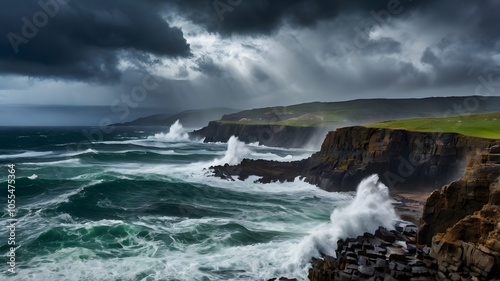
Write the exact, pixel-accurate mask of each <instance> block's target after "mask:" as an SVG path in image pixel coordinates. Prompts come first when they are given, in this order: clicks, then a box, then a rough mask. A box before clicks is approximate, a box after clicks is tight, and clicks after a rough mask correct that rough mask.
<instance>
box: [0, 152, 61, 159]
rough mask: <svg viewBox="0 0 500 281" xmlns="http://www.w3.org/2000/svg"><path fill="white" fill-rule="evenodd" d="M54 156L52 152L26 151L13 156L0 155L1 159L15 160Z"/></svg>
mask: <svg viewBox="0 0 500 281" xmlns="http://www.w3.org/2000/svg"><path fill="white" fill-rule="evenodd" d="M51 154H53V152H52V151H40V152H39V151H26V152H23V153H19V154H11V155H0V159H15V158H32V157H41V156H47V155H51Z"/></svg>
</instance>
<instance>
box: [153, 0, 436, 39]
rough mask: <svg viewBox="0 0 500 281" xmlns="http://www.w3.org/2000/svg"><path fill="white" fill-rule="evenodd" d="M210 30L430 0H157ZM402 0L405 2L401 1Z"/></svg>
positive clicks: (243, 29) (256, 30) (311, 20)
mask: <svg viewBox="0 0 500 281" xmlns="http://www.w3.org/2000/svg"><path fill="white" fill-rule="evenodd" d="M157 1H158V2H168V3H170V4H171V7H173V8H176V9H178V10H179V11H180V13H181V14H182V15H183V16H185V17H187V18H188V19H190V20H192V21H193V22H195V23H197V24H200V25H203V26H205V27H206V28H207V30H209V31H214V32H220V33H222V34H269V33H270V32H272V31H274V30H276V29H277V28H279V27H280V26H281V25H282V23H283V22H285V21H286V22H287V23H289V24H292V25H295V26H312V25H314V24H316V23H317V22H318V21H321V20H328V19H332V18H334V17H336V16H337V15H339V14H342V13H357V12H370V11H374V12H379V11H391V12H392V11H397V10H399V11H400V9H401V7H402V6H403V4H404V5H405V7H406V8H412V7H414V6H418V5H423V4H425V3H426V2H429V0H420V1H399V0H373V1H364V0H354V1H333V0H216V1H213V0H192V1H185V0H163V1H162V0H157ZM403 2H404V3H403Z"/></svg>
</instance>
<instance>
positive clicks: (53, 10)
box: [0, 0, 190, 82]
mask: <svg viewBox="0 0 500 281" xmlns="http://www.w3.org/2000/svg"><path fill="white" fill-rule="evenodd" d="M2 2H3V3H1V4H2V6H3V7H9V8H8V9H2V10H0V35H1V37H0V73H14V74H20V75H26V76H33V77H44V78H62V79H70V80H79V81H99V82H108V81H116V80H118V79H119V77H120V74H121V71H120V69H119V67H118V64H119V62H120V60H121V59H131V60H136V61H143V62H146V63H147V61H148V60H147V59H146V57H147V56H148V55H149V54H151V55H154V56H156V57H179V56H189V55H190V48H189V45H188V44H187V42H186V40H185V39H184V37H183V33H182V31H181V30H180V29H179V28H175V27H171V26H170V25H169V24H168V23H167V22H165V21H164V20H163V18H162V16H161V15H160V12H159V11H160V10H159V8H158V6H157V4H154V3H152V2H148V1H145V2H144V1H138V0H106V1H99V0H86V1H70V2H69V3H68V4H60V3H59V2H62V1H60V0H42V1H40V3H51V4H52V6H48V8H47V7H45V6H43V5H42V6H43V7H45V8H43V7H42V6H41V5H40V4H38V1H34V0H27V1H2ZM7 2H8V3H7ZM26 22H29V23H26ZM150 62H151V61H150ZM153 62H154V60H153Z"/></svg>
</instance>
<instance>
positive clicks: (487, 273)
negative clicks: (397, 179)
mask: <svg viewBox="0 0 500 281" xmlns="http://www.w3.org/2000/svg"><path fill="white" fill-rule="evenodd" d="M418 242H419V243H422V244H427V245H431V248H432V251H431V256H433V257H434V258H435V259H436V260H437V261H438V263H439V265H440V266H439V280H445V279H451V280H460V279H458V276H460V277H461V278H473V279H475V280H490V279H492V278H500V146H498V145H496V146H493V147H491V148H490V149H488V151H487V153H483V154H480V155H479V156H478V158H477V159H475V160H472V161H471V162H470V163H469V165H468V166H467V169H466V171H465V173H464V176H463V177H462V178H461V179H460V180H457V181H454V182H452V183H451V184H449V185H446V186H444V187H443V188H442V190H441V191H440V192H439V191H435V192H434V193H433V194H432V195H431V196H430V197H429V199H428V200H427V202H426V205H425V206H424V213H423V217H422V225H421V227H420V230H419V233H418Z"/></svg>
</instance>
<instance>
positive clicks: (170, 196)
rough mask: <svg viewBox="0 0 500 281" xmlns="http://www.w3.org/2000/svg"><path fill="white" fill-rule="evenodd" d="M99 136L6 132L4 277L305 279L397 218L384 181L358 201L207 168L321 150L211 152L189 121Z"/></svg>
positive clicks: (0, 146)
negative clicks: (339, 244)
mask: <svg viewBox="0 0 500 281" xmlns="http://www.w3.org/2000/svg"><path fill="white" fill-rule="evenodd" d="M85 130H86V131H85ZM92 130H94V131H92ZM95 130H97V129H96V128H70V127H59V128H46V127H43V128H42V127H40V128H9V127H5V128H0V166H1V168H0V188H1V189H2V191H1V192H0V206H1V225H2V230H1V232H0V233H1V235H0V251H1V252H2V256H3V258H4V261H3V262H1V264H0V271H1V275H0V276H1V277H0V279H1V280H37V281H40V280H145V281H146V280H200V281H209V280H210V281H215V280H268V279H270V278H274V277H278V278H279V277H281V276H286V277H289V278H291V277H294V278H298V279H299V280H307V269H308V266H309V265H308V262H309V260H310V258H311V257H312V256H318V255H319V253H320V252H321V253H327V254H334V250H335V246H336V240H337V239H338V238H341V237H346V236H348V235H357V234H358V233H359V234H362V233H363V232H365V231H373V230H375V229H376V228H377V227H378V226H379V225H384V226H387V227H391V225H392V223H393V222H394V221H395V220H397V216H396V215H395V214H394V209H393V207H392V204H391V203H392V202H391V200H390V199H389V196H388V194H387V188H386V187H385V186H383V185H382V184H381V183H379V182H378V179H377V176H376V175H374V176H372V177H370V178H367V179H366V180H365V181H363V182H362V183H361V184H360V187H359V188H358V192H357V195H356V194H355V193H331V192H326V191H323V190H321V189H319V188H317V187H316V186H312V185H310V184H308V183H305V182H304V181H302V180H300V179H296V180H295V181H294V182H285V183H271V184H260V183H256V182H255V180H256V179H257V178H255V177H251V178H249V179H247V180H245V181H239V180H236V181H229V180H223V179H220V178H216V177H213V176H212V174H211V173H210V171H209V170H208V168H209V167H210V166H212V165H219V164H225V163H229V164H237V163H239V162H240V161H241V160H242V159H243V158H253V159H269V160H279V161H294V160H299V159H304V158H307V157H309V156H310V155H311V154H312V153H314V151H311V150H307V149H283V148H271V147H265V146H259V145H257V144H244V143H242V142H240V141H238V140H237V138H231V139H230V141H229V142H228V143H203V142H202V140H197V139H196V140H193V139H189V136H188V135H187V131H188V130H186V129H184V128H183V127H182V125H181V124H179V123H176V124H174V125H172V126H171V127H170V128H138V127H117V128H115V129H114V130H113V132H111V133H103V134H102V135H98V134H93V135H92V133H91V132H95ZM89 132H90V133H89ZM89 136H91V138H89ZM89 139H91V140H92V141H89ZM11 164H14V165H15V167H14V169H13V170H12V169H9V167H8V165H11ZM9 170H10V171H9ZM9 174H13V175H14V176H15V183H14V186H13V188H15V189H11V192H9V191H8V190H9V187H8V185H9V181H8V179H9V178H8V175H9ZM11 178H12V177H11ZM11 194H14V195H15V203H14V204H13V205H11V206H10V207H15V209H14V210H15V212H14V213H13V216H12V217H11V215H10V211H12V210H13V209H9V208H10V207H9V205H8V200H9V198H8V196H9V195H11ZM10 198H11V197H10ZM14 220H15V230H14V231H12V230H9V229H8V226H9V225H11V222H13V221H14ZM12 233H14V239H15V270H13V271H15V273H12V272H11V271H9V269H10V268H11V265H9V263H8V262H9V258H10V257H9V253H11V251H10V249H11V247H12V245H9V241H10V240H9V239H8V238H9V237H12Z"/></svg>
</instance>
